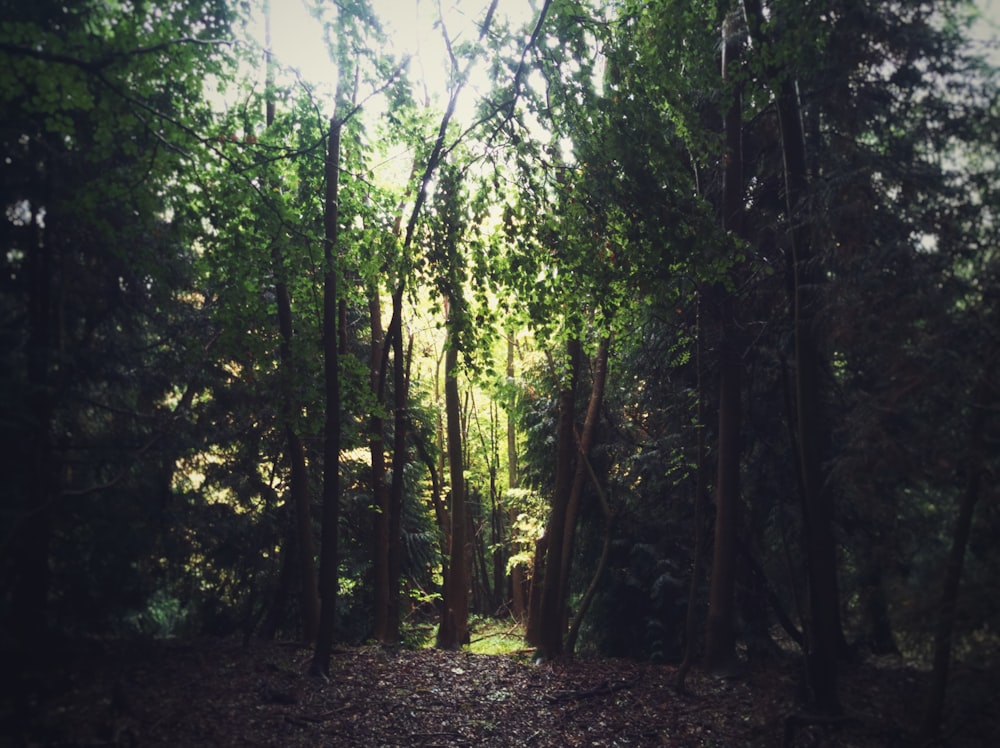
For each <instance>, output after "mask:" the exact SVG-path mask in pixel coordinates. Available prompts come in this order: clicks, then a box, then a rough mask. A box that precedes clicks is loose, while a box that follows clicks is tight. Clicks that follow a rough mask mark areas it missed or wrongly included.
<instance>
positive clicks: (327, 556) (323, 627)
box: [309, 116, 342, 676]
mask: <svg viewBox="0 0 1000 748" xmlns="http://www.w3.org/2000/svg"><path fill="white" fill-rule="evenodd" d="M341 125H342V123H341V122H340V120H338V119H337V118H336V116H334V117H333V118H332V119H331V120H330V140H329V143H328V144H327V154H326V205H325V211H324V228H325V237H324V238H325V241H324V242H323V245H324V246H323V259H324V267H325V277H324V285H323V359H324V369H323V373H324V385H325V386H324V389H325V395H326V420H325V423H324V434H323V435H324V440H323V529H322V536H321V538H322V545H321V547H320V553H321V555H320V568H319V574H320V577H319V589H320V600H321V607H320V621H319V633H318V636H317V638H316V649H315V652H314V653H313V660H312V664H311V666H310V669H309V670H310V673H312V674H313V675H322V676H328V675H329V673H330V655H331V654H332V652H333V637H334V625H335V622H336V612H337V586H338V579H337V560H338V554H337V532H338V525H339V523H340V351H339V346H338V339H337V337H338V327H339V326H338V324H337V323H338V319H337V317H338V314H337V309H338V305H337V273H338V268H337V257H336V250H337V242H338V239H339V236H338V234H339V202H338V199H339V196H338V193H339V185H340V130H341Z"/></svg>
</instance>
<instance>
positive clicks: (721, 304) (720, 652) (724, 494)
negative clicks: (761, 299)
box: [705, 13, 743, 673]
mask: <svg viewBox="0 0 1000 748" xmlns="http://www.w3.org/2000/svg"><path fill="white" fill-rule="evenodd" d="M741 26H742V25H741V24H740V23H738V22H737V21H736V18H735V14H734V13H730V14H729V15H728V16H727V18H726V20H725V22H724V23H723V25H722V37H723V55H722V79H723V83H724V84H725V85H727V86H729V87H730V96H731V100H730V104H729V108H728V109H727V111H726V117H725V134H726V151H725V154H724V158H723V164H724V169H723V175H722V180H723V189H722V192H723V196H722V227H723V229H724V230H725V231H726V232H728V234H729V235H730V236H733V237H735V236H737V235H738V234H739V233H740V231H741V223H742V213H743V97H742V95H741V93H740V89H739V85H738V84H737V83H736V82H734V78H735V77H736V74H737V72H738V68H739V65H740V54H741V50H742V48H743V39H742V34H743V32H742V28H741ZM713 295H714V296H715V297H716V299H717V313H718V315H719V330H720V339H719V450H718V467H717V470H718V472H717V478H716V485H715V497H716V498H715V544H714V547H713V553H712V578H711V579H712V581H711V587H710V590H709V605H708V625H707V629H706V632H705V664H706V665H707V667H708V668H709V669H710V670H712V671H714V672H717V673H726V672H729V671H731V670H732V669H733V668H734V667H735V665H736V649H735V639H734V634H733V625H734V613H735V608H736V606H735V600H734V596H735V589H736V529H737V527H738V526H739V514H740V425H741V423H742V404H741V398H740V394H741V393H740V391H741V388H742V371H743V362H742V359H741V352H740V345H739V341H738V332H737V323H736V301H735V299H734V298H733V295H732V292H730V291H729V290H727V289H725V288H723V287H722V286H721V285H720V286H718V287H717V288H716V289H715V293H714V294H713Z"/></svg>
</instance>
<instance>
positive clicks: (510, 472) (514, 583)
mask: <svg viewBox="0 0 1000 748" xmlns="http://www.w3.org/2000/svg"><path fill="white" fill-rule="evenodd" d="M507 382H508V384H509V385H511V387H510V394H509V395H508V397H507V488H517V487H518V476H517V429H516V425H517V424H516V420H515V417H514V408H515V407H516V405H517V401H516V395H515V394H514V393H515V390H514V387H513V384H514V333H513V332H511V333H509V334H508V335H507ZM514 519H515V517H514V513H513V512H510V514H509V520H510V521H511V523H513V521H514ZM525 582H526V579H525V574H524V567H523V566H522V565H521V564H518V565H517V566H515V567H514V568H513V569H511V570H510V586H511V593H510V594H511V613H512V614H513V616H514V618H515V619H516V620H518V621H524V620H525V615H526V613H527V611H528V601H527V599H526V597H527V595H526V594H525V592H526V590H525Z"/></svg>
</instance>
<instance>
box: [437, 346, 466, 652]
mask: <svg viewBox="0 0 1000 748" xmlns="http://www.w3.org/2000/svg"><path fill="white" fill-rule="evenodd" d="M449 337H451V336H449ZM455 343H456V341H455V340H454V339H451V340H449V344H448V350H447V352H446V353H445V382H444V396H445V413H446V417H447V432H448V466H449V471H450V476H451V502H450V503H451V547H450V549H449V550H450V561H449V564H448V584H447V586H446V588H445V591H444V604H443V610H442V613H441V625H440V626H439V628H438V634H437V646H438V647H439V648H441V649H458V648H459V647H461V646H462V645H463V644H467V643H468V640H469V568H468V558H469V549H468V547H467V546H468V540H467V538H466V501H465V478H464V475H463V472H464V470H463V464H462V417H461V400H460V398H459V392H458V371H457V370H458V346H457V345H455Z"/></svg>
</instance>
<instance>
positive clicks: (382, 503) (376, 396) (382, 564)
mask: <svg viewBox="0 0 1000 748" xmlns="http://www.w3.org/2000/svg"><path fill="white" fill-rule="evenodd" d="M378 292H379V289H378V286H377V285H375V287H374V288H372V289H370V290H369V292H368V317H369V322H370V325H371V358H370V360H369V366H370V386H371V390H372V397H373V400H374V403H373V407H372V413H371V417H370V418H369V419H368V450H369V453H370V454H371V463H372V467H371V488H372V503H373V505H374V512H373V517H372V525H373V528H372V529H373V530H374V532H373V536H374V537H373V544H372V577H373V579H372V588H373V591H374V598H375V599H374V605H375V610H374V631H373V636H374V638H375V641H378V642H381V643H383V644H387V643H389V640H388V636H387V627H388V620H389V488H388V486H387V485H386V472H385V436H384V434H385V422H384V419H383V418H382V403H383V402H384V401H385V392H384V390H385V387H384V386H383V382H384V378H383V376H382V374H381V371H382V354H383V348H384V343H385V341H384V335H383V332H382V306H381V304H380V303H379V293H378Z"/></svg>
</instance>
